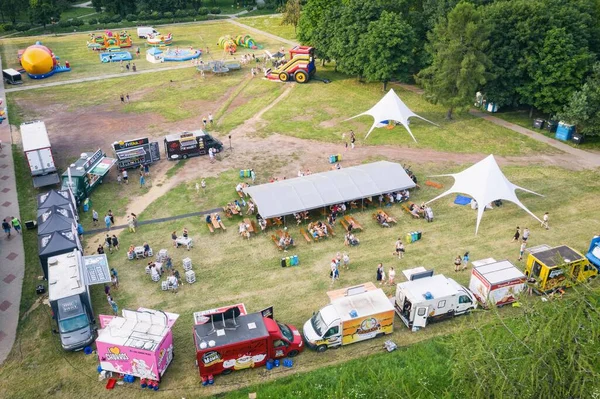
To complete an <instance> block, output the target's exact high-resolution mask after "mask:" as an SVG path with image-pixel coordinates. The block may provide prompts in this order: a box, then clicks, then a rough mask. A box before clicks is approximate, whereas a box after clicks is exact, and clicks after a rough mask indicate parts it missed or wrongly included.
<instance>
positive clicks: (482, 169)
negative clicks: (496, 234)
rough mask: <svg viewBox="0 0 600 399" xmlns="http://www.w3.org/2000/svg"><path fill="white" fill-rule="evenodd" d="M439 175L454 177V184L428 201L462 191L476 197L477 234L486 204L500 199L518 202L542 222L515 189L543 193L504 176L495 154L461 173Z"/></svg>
mask: <svg viewBox="0 0 600 399" xmlns="http://www.w3.org/2000/svg"><path fill="white" fill-rule="evenodd" d="M438 176H452V177H454V185H453V186H452V187H451V188H450V189H449V190H448V191H446V192H445V193H443V194H440V195H438V196H437V197H435V198H434V199H432V200H431V201H428V202H427V203H430V202H433V201H435V200H437V199H439V198H441V197H444V196H446V195H448V194H453V193H456V194H458V193H462V194H466V195H468V196H470V197H472V198H473V199H475V201H477V205H478V208H477V225H476V226H475V234H477V231H478V230H479V223H480V222H481V217H482V216H483V212H484V211H485V207H486V205H487V204H489V203H490V202H492V201H495V200H499V199H500V200H506V201H510V202H513V203H515V204H517V205H518V206H519V207H521V208H522V209H523V210H524V211H525V212H527V213H529V214H530V215H531V216H533V217H534V218H535V219H537V220H538V221H539V222H541V220H540V219H539V218H538V217H537V216H535V215H534V214H533V213H531V212H530V211H529V209H527V208H526V207H525V205H523V204H522V203H521V201H519V199H518V198H517V195H516V194H515V190H516V189H519V190H523V191H527V192H528V193H532V194H535V195H539V196H540V197H543V195H541V194H538V193H535V192H533V191H530V190H527V189H525V188H523V187H519V186H517V185H514V184H512V183H511V182H509V181H508V179H507V178H506V176H504V174H503V173H502V171H501V170H500V167H499V166H498V164H497V163H496V159H495V158H494V156H493V155H490V156H488V157H487V158H485V159H483V160H481V161H479V162H477V163H476V164H475V165H473V166H471V167H470V168H467V169H465V170H463V171H462V172H460V173H456V174H450V175H438Z"/></svg>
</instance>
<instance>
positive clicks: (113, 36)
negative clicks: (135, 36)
mask: <svg viewBox="0 0 600 399" xmlns="http://www.w3.org/2000/svg"><path fill="white" fill-rule="evenodd" d="M90 39H91V41H88V42H87V47H88V48H90V49H92V50H119V49H122V48H125V47H131V46H132V45H133V42H132V41H131V36H130V35H129V33H127V31H124V30H123V31H121V32H119V33H116V32H111V31H109V30H107V31H105V32H104V33H103V34H102V35H94V34H93V33H92V34H91V36H90Z"/></svg>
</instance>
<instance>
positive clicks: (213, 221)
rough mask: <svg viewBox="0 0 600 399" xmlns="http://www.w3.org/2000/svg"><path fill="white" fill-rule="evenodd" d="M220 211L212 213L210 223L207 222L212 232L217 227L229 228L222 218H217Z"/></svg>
mask: <svg viewBox="0 0 600 399" xmlns="http://www.w3.org/2000/svg"><path fill="white" fill-rule="evenodd" d="M218 215H219V214H218V213H211V214H210V223H206V225H207V226H208V229H209V230H210V232H211V233H214V231H215V229H222V230H227V229H226V228H225V225H224V224H223V221H222V220H217V216H218Z"/></svg>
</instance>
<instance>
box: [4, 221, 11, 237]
mask: <svg viewBox="0 0 600 399" xmlns="http://www.w3.org/2000/svg"><path fill="white" fill-rule="evenodd" d="M10 229H11V227H10V224H9V223H8V222H7V221H6V219H3V220H2V230H4V232H5V233H6V237H10Z"/></svg>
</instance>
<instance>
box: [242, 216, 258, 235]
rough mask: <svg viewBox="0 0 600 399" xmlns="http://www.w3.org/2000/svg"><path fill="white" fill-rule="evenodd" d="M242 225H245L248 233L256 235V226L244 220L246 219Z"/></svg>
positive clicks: (248, 220)
mask: <svg viewBox="0 0 600 399" xmlns="http://www.w3.org/2000/svg"><path fill="white" fill-rule="evenodd" d="M244 223H246V227H247V229H248V232H249V233H254V234H256V225H255V224H254V222H253V221H251V220H250V219H248V218H246V219H244Z"/></svg>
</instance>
